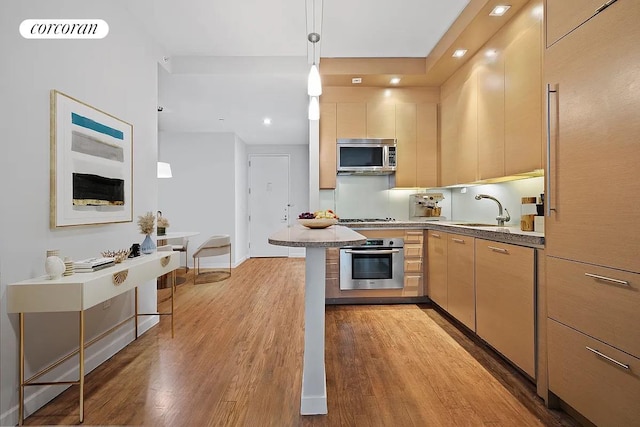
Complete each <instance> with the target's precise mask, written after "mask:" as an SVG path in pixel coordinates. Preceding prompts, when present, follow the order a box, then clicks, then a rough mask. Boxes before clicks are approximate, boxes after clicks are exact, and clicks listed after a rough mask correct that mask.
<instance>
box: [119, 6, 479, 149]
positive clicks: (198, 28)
mask: <svg viewBox="0 0 640 427" xmlns="http://www.w3.org/2000/svg"><path fill="white" fill-rule="evenodd" d="M313 2H314V0H271V1H268V2H267V1H264V0H183V1H180V2H178V1H175V0H136V1H129V2H126V3H125V5H126V6H125V7H126V8H127V9H129V10H130V12H131V13H132V14H133V15H134V17H135V18H137V19H138V20H139V21H141V24H142V25H143V27H144V28H146V30H147V31H148V32H149V33H150V34H151V35H152V37H153V38H154V39H156V40H157V41H158V43H159V44H160V45H161V46H163V47H164V48H165V49H166V51H167V52H168V55H169V62H170V67H169V68H170V69H171V70H172V71H171V73H168V72H166V71H164V70H162V71H160V75H159V83H158V84H159V89H158V91H159V102H160V105H162V107H163V108H164V111H163V112H162V113H159V127H160V130H161V131H187V132H235V133H236V134H237V135H238V136H239V137H240V138H241V139H242V140H244V141H245V142H246V143H248V144H306V143H307V141H308V121H307V118H306V117H307V112H306V109H307V102H308V97H307V95H306V75H307V72H308V60H307V54H308V53H309V52H310V51H311V52H312V47H313V45H312V44H311V43H309V42H307V34H308V33H309V32H311V31H313V30H314V26H315V31H316V32H318V33H320V34H321V41H320V43H318V44H317V45H316V50H317V51H316V56H323V57H425V56H427V54H428V53H429V52H430V51H431V49H432V48H433V46H434V45H435V44H436V43H437V42H438V40H439V39H440V37H441V36H442V34H443V33H444V32H445V31H446V30H447V28H448V27H449V26H450V25H451V23H452V22H453V21H454V20H455V18H456V17H457V16H458V15H459V13H460V12H461V11H462V9H463V8H464V7H465V6H466V5H467V4H468V3H469V0H395V1H393V2H391V1H388V0H386V1H385V0H347V1H337V0H325V1H324V2H323V1H322V0H315V8H316V13H315V15H314V14H313V6H314V3H313ZM307 11H308V12H309V13H307ZM314 18H315V20H314ZM314 22H315V24H314ZM309 48H311V50H308V49H309ZM320 68H322V62H321V61H320ZM264 117H270V118H272V121H273V122H272V124H271V126H269V127H265V126H264V125H263V124H262V120H263V118H264ZM220 118H223V119H224V121H221V120H219V119H220Z"/></svg>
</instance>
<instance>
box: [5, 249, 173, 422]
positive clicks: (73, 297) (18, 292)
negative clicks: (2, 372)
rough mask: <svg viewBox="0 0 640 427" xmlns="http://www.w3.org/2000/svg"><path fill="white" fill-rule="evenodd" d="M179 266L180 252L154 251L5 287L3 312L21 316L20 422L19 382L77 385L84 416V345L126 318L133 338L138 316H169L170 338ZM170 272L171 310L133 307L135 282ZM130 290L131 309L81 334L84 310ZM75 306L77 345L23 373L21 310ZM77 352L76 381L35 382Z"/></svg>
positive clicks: (22, 384)
mask: <svg viewBox="0 0 640 427" xmlns="http://www.w3.org/2000/svg"><path fill="white" fill-rule="evenodd" d="M179 266H180V254H179V252H156V253H153V254H151V255H142V256H140V257H137V258H129V259H127V260H125V261H123V262H122V263H120V264H116V265H114V266H113V267H109V268H105V269H103V270H100V271H97V272H94V273H76V274H73V275H71V276H64V277H62V278H61V279H58V280H48V279H47V277H46V276H43V277H39V278H36V279H30V280H25V281H22V282H18V283H12V284H10V285H8V286H7V311H8V312H9V313H19V315H20V391H19V394H20V396H19V398H20V399H19V411H20V415H19V425H22V422H23V421H24V387H25V386H37V385H40V386H41V385H53V384H69V385H78V386H80V400H79V407H80V422H83V421H84V350H85V348H86V347H88V346H90V345H91V344H93V343H95V342H96V341H98V340H99V339H101V338H103V337H105V336H106V335H108V334H109V333H111V332H113V331H114V330H115V329H117V328H119V327H120V326H122V325H123V324H125V323H126V322H128V321H129V320H131V319H134V321H135V338H136V339H137V338H138V316H150V315H168V316H171V337H173V296H174V291H175V281H176V275H175V270H176V269H177V268H178V267H179ZM168 273H172V286H171V311H170V312H168V313H140V312H138V286H139V285H141V284H143V283H145V282H148V281H150V280H154V279H156V278H157V277H159V276H162V275H164V274H168ZM132 289H133V290H135V304H134V305H135V313H134V314H133V315H132V316H131V317H129V318H127V319H125V320H123V321H122V322H120V323H118V324H117V325H115V326H114V327H112V328H111V329H109V330H108V331H106V332H104V333H102V334H101V335H99V336H97V337H95V338H94V339H92V340H91V341H89V342H85V339H84V312H85V310H87V309H89V308H91V307H93V306H95V305H98V304H100V303H102V302H104V301H106V300H108V299H110V298H113V297H115V296H117V295H120V294H123V293H125V292H127V291H130V290H132ZM61 311H77V312H78V314H79V319H78V323H79V334H78V335H79V336H78V349H77V350H75V351H74V352H72V353H71V354H68V355H67V356H65V357H63V358H62V359H60V360H58V361H56V362H54V363H53V364H51V365H50V366H48V367H47V368H45V369H43V370H41V371H40V372H38V373H36V374H34V375H33V376H31V378H29V379H26V380H25V378H24V366H25V364H24V335H25V330H24V315H25V314H26V313H43V312H61ZM76 354H79V361H78V365H79V366H78V369H79V375H78V380H77V381H62V382H37V381H36V380H37V379H38V378H40V377H41V376H42V375H44V374H46V373H47V372H49V371H51V370H52V369H53V368H55V367H56V366H58V365H60V364H61V363H63V362H64V361H66V360H68V359H70V358H71V357H73V356H75V355H76Z"/></svg>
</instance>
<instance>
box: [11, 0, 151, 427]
mask: <svg viewBox="0 0 640 427" xmlns="http://www.w3.org/2000/svg"><path fill="white" fill-rule="evenodd" d="M28 18H96V19H104V20H105V21H106V22H107V23H108V24H109V29H110V30H109V35H108V36H107V37H106V38H105V39H102V40H25V39H23V38H22V37H21V36H20V34H19V32H18V28H19V25H20V22H21V21H22V20H24V19H28ZM139 28H140V27H139V25H138V24H137V23H136V22H134V21H133V20H132V18H131V16H130V15H129V14H128V13H127V12H125V11H124V9H122V8H121V7H120V6H119V5H117V4H114V3H113V2H86V1H82V0H58V1H55V2H51V1H48V0H30V1H28V2H25V1H18V0H8V1H3V2H1V3H0V51H1V52H2V66H1V67H0V93H1V94H2V103H0V117H2V121H1V122H0V127H1V129H0V134H1V135H2V155H0V186H1V194H2V202H1V203H0V236H2V237H1V240H0V272H1V277H0V297H1V299H2V301H1V304H0V328H1V334H0V344H1V345H0V349H1V350H0V352H1V357H0V359H1V361H0V381H1V388H0V424H1V425H14V424H16V423H17V421H18V414H17V405H18V385H19V380H18V360H17V355H18V349H17V346H18V331H19V325H18V316H17V315H16V314H7V309H6V303H5V299H6V286H7V284H9V283H13V282H17V281H21V280H24V279H27V278H32V277H36V276H40V275H42V274H44V262H45V251H46V250H47V249H49V248H57V249H60V251H61V254H62V255H64V256H71V257H73V258H74V259H80V258H82V257H87V256H93V255H97V254H98V253H99V252H100V251H101V250H105V249H114V248H127V247H129V246H131V244H132V243H133V242H141V241H142V235H140V234H139V232H138V229H137V225H136V223H135V222H130V223H124V224H111V225H98V226H82V227H71V228H68V229H57V230H51V229H50V228H49V141H50V139H49V91H50V90H51V89H57V90H59V91H62V92H64V93H66V94H68V95H70V96H73V97H75V98H77V99H79V100H81V101H84V102H86V103H88V104H90V105H92V106H94V107H96V108H99V109H101V110H103V111H106V112H108V113H110V114H112V115H114V116H116V117H118V118H120V119H122V120H125V121H127V122H129V123H132V124H133V130H134V143H133V144H134V145H133V147H134V156H133V158H134V181H133V182H134V191H133V194H134V203H133V207H134V216H137V215H140V214H142V213H144V212H146V211H155V210H156V200H157V179H156V150H157V145H156V141H157V130H156V129H157V117H156V116H157V113H156V106H157V83H156V79H157V69H156V67H157V60H158V59H159V58H161V57H162V52H160V49H158V47H157V46H156V45H154V44H153V42H152V41H151V40H150V39H149V38H148V37H147V36H146V35H145V34H143V33H142V32H140V30H139ZM134 220H135V218H134ZM141 291H142V292H141V295H140V296H141V305H142V309H143V310H151V309H154V308H155V302H156V290H155V283H154V282H149V283H147V284H145V286H144V287H143V288H142V289H141ZM132 309H133V299H132V295H131V294H125V295H122V296H120V297H118V298H115V299H114V300H113V301H112V304H111V306H110V308H108V309H105V310H103V309H102V307H101V306H98V307H94V308H93V309H91V310H89V311H88V312H87V314H86V333H87V338H91V337H93V336H95V335H97V334H98V333H99V332H102V331H104V330H107V329H109V328H110V327H111V326H112V325H113V324H115V323H116V322H117V321H118V320H119V319H123V318H126V317H127V316H128V315H130V314H131V313H132ZM154 321H157V318H156V319H154V318H151V319H150V322H148V323H147V324H146V327H149V326H151V324H152V323H153V322H154ZM26 324H27V328H28V335H27V339H26V351H27V360H26V370H27V376H29V375H30V374H32V373H33V372H35V371H37V370H39V369H41V368H43V367H44V366H46V365H48V364H49V363H50V362H52V361H53V360H55V359H56V358H57V357H58V356H59V355H61V354H65V353H66V352H68V351H69V350H72V349H73V348H75V346H76V337H77V314H74V313H57V314H40V315H27V316H26ZM131 330H132V326H131V325H128V326H127V327H125V328H124V329H122V330H119V333H117V334H114V335H112V336H110V337H107V338H105V339H104V340H102V341H100V342H99V343H97V344H95V345H94V346H91V347H90V348H89V350H88V352H87V358H88V361H87V369H88V370H90V369H92V368H93V367H95V366H96V365H97V364H99V363H100V362H101V361H102V360H105V359H106V358H108V357H110V356H111V355H112V354H113V353H114V352H116V351H117V350H118V349H119V348H121V347H122V346H124V345H125V344H126V343H127V342H128V341H130V340H131V338H132V333H131ZM72 365H73V364H63V365H62V366H60V367H59V368H57V369H55V370H54V371H53V372H52V373H51V374H50V375H48V376H47V378H57V377H59V376H60V375H61V374H62V373H63V372H65V371H67V370H71V371H72V370H73V368H71V366H72ZM76 375H77V374H76ZM60 391H62V388H61V387H55V388H53V387H27V388H26V396H27V409H28V412H32V411H33V410H34V409H35V408H37V407H39V406H41V405H42V404H43V403H45V402H46V401H48V400H49V399H50V398H51V397H52V396H54V395H55V394H57V393H59V392H60Z"/></svg>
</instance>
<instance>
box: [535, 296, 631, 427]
mask: <svg viewBox="0 0 640 427" xmlns="http://www.w3.org/2000/svg"><path fill="white" fill-rule="evenodd" d="M612 310H615V308H614V307H613V308H612ZM547 339H548V370H549V389H550V390H551V391H552V392H553V393H555V394H556V395H557V396H558V397H560V398H561V399H562V400H564V401H565V402H566V403H567V404H569V405H570V406H571V407H572V408H573V409H575V410H577V411H578V412H580V413H581V414H582V415H583V416H585V417H586V418H587V419H589V420H590V421H591V422H593V423H594V424H596V425H598V426H600V427H608V426H611V427H614V426H615V427H618V426H638V425H640V405H639V404H638V402H640V378H639V377H638V373H639V372H640V359H638V358H636V357H633V356H631V355H629V354H627V353H625V352H622V351H620V350H618V349H615V348H613V347H611V346H608V345H606V344H604V343H602V342H600V341H598V340H596V339H593V338H591V337H589V336H588V335H585V334H583V333H581V332H578V331H576V330H575V329H572V328H570V327H568V326H565V325H563V324H561V323H559V322H556V321H555V320H552V319H548V320H547Z"/></svg>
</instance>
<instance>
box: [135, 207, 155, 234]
mask: <svg viewBox="0 0 640 427" xmlns="http://www.w3.org/2000/svg"><path fill="white" fill-rule="evenodd" d="M155 222H156V216H155V215H154V214H153V212H147V213H146V214H144V215H142V216H138V225H139V226H140V233H142V234H151V233H153V229H154V228H155V227H154V226H155Z"/></svg>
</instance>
